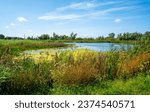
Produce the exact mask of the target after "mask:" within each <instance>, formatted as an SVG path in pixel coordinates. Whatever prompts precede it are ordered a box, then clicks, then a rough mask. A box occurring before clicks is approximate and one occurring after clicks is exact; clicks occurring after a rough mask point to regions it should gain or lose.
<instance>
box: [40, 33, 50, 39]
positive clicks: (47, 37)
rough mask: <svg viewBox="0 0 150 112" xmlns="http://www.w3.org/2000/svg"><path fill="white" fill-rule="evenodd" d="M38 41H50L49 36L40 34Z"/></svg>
mask: <svg viewBox="0 0 150 112" xmlns="http://www.w3.org/2000/svg"><path fill="white" fill-rule="evenodd" d="M38 38H39V39H40V40H48V39H50V36H49V35H48V34H42V35H41V36H39V37H38Z"/></svg>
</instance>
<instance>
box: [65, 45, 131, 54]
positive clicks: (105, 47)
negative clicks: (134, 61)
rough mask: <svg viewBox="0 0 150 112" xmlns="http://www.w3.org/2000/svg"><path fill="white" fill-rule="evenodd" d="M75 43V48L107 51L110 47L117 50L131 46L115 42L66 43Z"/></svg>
mask: <svg viewBox="0 0 150 112" xmlns="http://www.w3.org/2000/svg"><path fill="white" fill-rule="evenodd" d="M66 44H73V45H75V46H76V47H75V49H80V48H83V49H90V50H94V51H102V52H107V51H110V50H112V49H115V50H119V49H121V48H123V49H128V48H131V47H133V45H131V44H115V43H66Z"/></svg>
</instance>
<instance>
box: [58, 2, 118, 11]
mask: <svg viewBox="0 0 150 112" xmlns="http://www.w3.org/2000/svg"><path fill="white" fill-rule="evenodd" d="M116 3H119V2H104V3H96V2H94V1H88V2H79V3H72V4H70V5H67V6H64V7H60V8H57V9H56V10H57V11H65V10H69V9H81V10H88V9H92V8H96V7H100V6H106V5H111V4H116Z"/></svg>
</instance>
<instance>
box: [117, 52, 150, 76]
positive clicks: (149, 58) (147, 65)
mask: <svg viewBox="0 0 150 112" xmlns="http://www.w3.org/2000/svg"><path fill="white" fill-rule="evenodd" d="M148 69H150V53H142V54H137V55H135V56H133V57H132V58H131V59H128V60H125V61H123V62H122V64H121V69H120V72H119V74H120V75H134V74H136V73H138V72H140V71H143V70H148Z"/></svg>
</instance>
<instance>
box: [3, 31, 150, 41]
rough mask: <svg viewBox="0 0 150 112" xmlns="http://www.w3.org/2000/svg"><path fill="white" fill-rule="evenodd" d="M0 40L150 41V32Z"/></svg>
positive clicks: (75, 34) (44, 35)
mask: <svg viewBox="0 0 150 112" xmlns="http://www.w3.org/2000/svg"><path fill="white" fill-rule="evenodd" d="M0 39H8V40H9V39H29V40H110V41H111V40H120V41H121V40H136V41H140V40H150V31H147V32H145V33H143V34H142V33H138V32H134V33H129V32H126V33H119V34H118V35H116V34H115V33H110V34H108V36H105V37H104V36H99V37H97V38H92V37H91V38H82V37H77V33H73V32H72V33H71V34H70V35H69V36H67V35H58V34H56V33H53V35H52V36H50V35H48V34H42V35H40V36H37V37H33V36H29V37H27V38H22V37H8V36H5V35H3V34H0Z"/></svg>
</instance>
